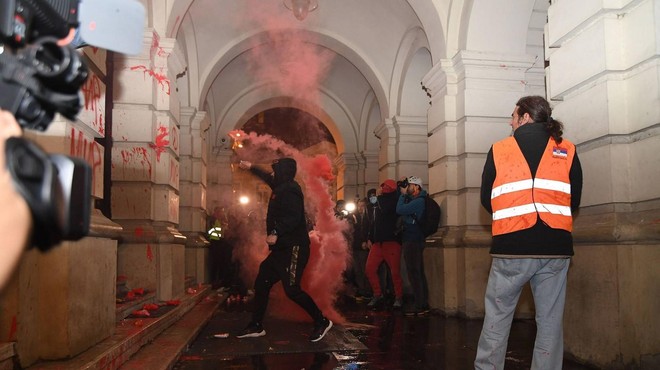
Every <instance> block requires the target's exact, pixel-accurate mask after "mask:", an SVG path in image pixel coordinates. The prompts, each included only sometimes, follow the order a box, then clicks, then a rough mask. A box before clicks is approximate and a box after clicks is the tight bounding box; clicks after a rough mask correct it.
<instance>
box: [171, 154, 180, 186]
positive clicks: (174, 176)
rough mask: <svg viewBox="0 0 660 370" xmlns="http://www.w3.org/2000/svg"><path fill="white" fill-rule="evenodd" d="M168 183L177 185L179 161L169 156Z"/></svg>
mask: <svg viewBox="0 0 660 370" xmlns="http://www.w3.org/2000/svg"><path fill="white" fill-rule="evenodd" d="M170 184H172V185H174V186H176V187H178V184H179V161H177V160H176V159H175V158H170Z"/></svg>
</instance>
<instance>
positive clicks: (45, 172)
mask: <svg viewBox="0 0 660 370" xmlns="http://www.w3.org/2000/svg"><path fill="white" fill-rule="evenodd" d="M5 145H6V146H5V157H6V162H7V170H8V171H9V173H10V174H11V177H12V180H13V183H14V186H15V188H16V190H17V191H18V193H19V194H20V195H21V196H22V197H23V198H24V199H25V201H26V202H27V204H28V206H29V207H30V212H31V213H32V221H33V225H32V240H31V242H32V243H31V244H32V245H35V246H36V247H38V248H39V249H41V250H42V251H45V250H48V249H50V248H52V247H53V246H55V245H57V244H58V243H59V242H61V241H62V240H77V239H80V238H81V237H83V236H84V235H86V234H87V232H88V230H89V217H90V214H89V208H90V206H89V205H88V204H86V203H85V202H87V201H88V200H89V199H90V196H91V194H90V186H89V183H90V179H91V170H90V168H89V165H87V163H85V162H84V161H82V160H80V159H78V158H71V157H67V156H62V155H48V154H46V153H45V152H44V151H43V150H42V149H41V148H40V147H39V146H38V145H37V144H35V143H33V142H31V141H30V140H27V139H24V138H19V137H12V138H9V139H7V142H6V144H5ZM63 176H68V177H69V178H68V179H67V180H66V181H62V180H63V179H62V177H63ZM80 183H82V185H78V184H80ZM67 184H74V186H70V185H67ZM64 185H67V186H68V187H69V188H71V189H63V186H64ZM71 197H73V198H74V200H73V201H72V200H71V199H69V198H71ZM76 199H79V200H80V201H75V200H76ZM72 206H73V207H72ZM80 209H82V210H83V212H82V213H80V212H81V211H79V210H80ZM72 212H78V213H77V214H73V215H72V214H71V213H72Z"/></svg>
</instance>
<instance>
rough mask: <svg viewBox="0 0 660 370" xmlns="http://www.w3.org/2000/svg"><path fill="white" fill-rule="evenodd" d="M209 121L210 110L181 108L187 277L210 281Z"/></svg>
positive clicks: (183, 217) (181, 227)
mask: <svg viewBox="0 0 660 370" xmlns="http://www.w3.org/2000/svg"><path fill="white" fill-rule="evenodd" d="M208 126H209V121H208V116H207V114H206V112H199V111H197V110H196V109H195V108H192V107H186V108H181V131H180V135H181V151H180V154H181V156H180V158H179V160H180V163H181V167H180V180H181V205H180V211H181V217H180V220H181V222H180V224H179V229H180V230H181V233H182V234H183V235H185V236H186V238H187V243H186V270H185V271H186V278H190V277H192V278H194V281H195V282H196V283H202V282H204V281H206V275H207V259H208V252H207V251H208V249H207V246H208V241H207V240H206V228H207V225H206V218H207V216H206V215H207V210H206V161H207V156H208V155H207V148H206V138H205V135H204V131H205V130H206V129H207V128H208Z"/></svg>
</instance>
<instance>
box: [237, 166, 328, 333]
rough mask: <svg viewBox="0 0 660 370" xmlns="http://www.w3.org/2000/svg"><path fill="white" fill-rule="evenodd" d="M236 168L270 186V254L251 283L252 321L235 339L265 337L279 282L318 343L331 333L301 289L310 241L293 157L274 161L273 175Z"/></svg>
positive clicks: (319, 312)
mask: <svg viewBox="0 0 660 370" xmlns="http://www.w3.org/2000/svg"><path fill="white" fill-rule="evenodd" d="M239 167H240V168H242V169H247V170H250V171H251V172H252V173H253V174H254V175H256V176H257V177H259V178H261V179H262V180H263V181H264V182H265V183H266V184H268V186H270V188H271V190H272V194H271V196H270V201H269V202H268V213H267V215H266V233H267V235H268V236H267V237H266V242H267V243H268V246H269V248H270V250H271V252H270V254H269V255H268V257H266V259H265V260H263V261H262V262H261V265H260V266H259V273H258V274H257V278H256V281H255V283H254V291H255V306H256V308H255V311H254V312H253V313H252V321H251V322H250V323H249V324H248V326H247V327H246V328H245V329H244V330H243V331H242V332H241V333H240V334H239V335H238V336H237V337H238V338H251V337H261V336H264V335H266V331H265V330H264V328H263V325H262V322H263V317H264V315H265V313H266V307H267V306H268V295H269V293H270V289H271V288H272V287H273V285H274V284H275V283H277V282H278V281H281V282H282V285H283V287H284V292H285V293H286V295H287V297H289V299H291V300H292V301H294V302H296V303H297V304H298V305H300V307H302V308H303V309H304V310H305V311H307V313H308V314H309V316H311V317H312V319H313V320H314V330H313V331H312V334H311V336H310V340H311V341H312V342H317V341H319V340H321V339H322V338H323V337H324V336H325V335H326V334H327V332H328V331H329V330H330V328H331V327H332V321H330V320H329V319H327V318H326V317H325V316H323V313H322V312H321V310H320V309H319V308H318V306H317V305H316V303H314V300H313V299H312V297H310V296H309V294H307V293H306V292H305V291H304V290H302V288H301V286H300V281H301V279H302V276H303V272H304V270H305V266H306V265H307V261H308V260H309V245H310V240H309V234H308V233H307V220H306V218H305V202H304V196H303V192H302V189H301V188H300V185H299V184H298V183H297V182H296V181H295V180H294V178H295V176H296V169H297V166H296V161H295V160H294V159H292V158H281V159H277V160H275V161H273V164H272V169H273V173H272V174H271V173H267V172H265V171H262V170H261V169H259V168H256V167H253V166H252V163H250V162H247V161H241V162H240V164H239Z"/></svg>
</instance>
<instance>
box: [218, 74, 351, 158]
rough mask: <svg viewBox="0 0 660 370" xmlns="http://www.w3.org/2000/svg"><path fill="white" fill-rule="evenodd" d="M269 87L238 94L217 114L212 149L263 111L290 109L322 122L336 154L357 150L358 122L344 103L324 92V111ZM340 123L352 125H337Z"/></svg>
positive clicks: (257, 86) (259, 87)
mask: <svg viewBox="0 0 660 370" xmlns="http://www.w3.org/2000/svg"><path fill="white" fill-rule="evenodd" d="M270 87H271V84H268V83H262V84H259V85H253V86H251V87H249V88H247V89H245V90H244V91H242V92H240V93H239V94H237V96H236V98H235V99H234V100H232V101H231V102H230V103H229V104H228V105H227V107H226V108H225V109H224V110H223V111H222V112H217V116H216V122H215V127H216V132H215V140H214V142H213V143H212V145H217V144H218V143H219V140H220V139H221V138H222V137H224V136H225V135H226V134H227V133H228V132H229V131H231V130H233V129H236V128H240V127H241V126H242V125H243V123H245V121H247V120H248V119H249V118H250V117H252V116H254V115H255V114H257V113H259V112H261V111H264V110H267V109H270V108H276V107H291V108H296V109H299V110H301V111H304V112H307V113H309V114H311V115H312V116H314V117H316V118H317V119H318V120H319V121H321V122H322V123H323V124H324V125H325V126H326V127H327V128H328V130H329V131H330V133H331V134H332V137H333V139H334V140H335V144H336V145H337V152H339V153H342V152H344V151H348V152H354V151H356V150H357V148H358V136H357V132H356V127H357V122H356V119H355V117H353V116H352V115H351V114H350V112H349V110H348V109H347V108H346V107H345V106H344V105H343V104H342V103H341V99H339V98H338V97H336V96H333V95H332V94H331V93H330V92H329V91H327V90H321V95H320V99H321V103H322V104H321V105H322V106H323V107H325V108H321V106H319V105H318V104H316V103H314V102H311V101H306V100H301V99H294V98H292V97H287V96H282V95H280V94H275V93H273V90H272V89H271V88H270ZM337 122H347V123H349V124H348V125H338V124H337Z"/></svg>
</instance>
